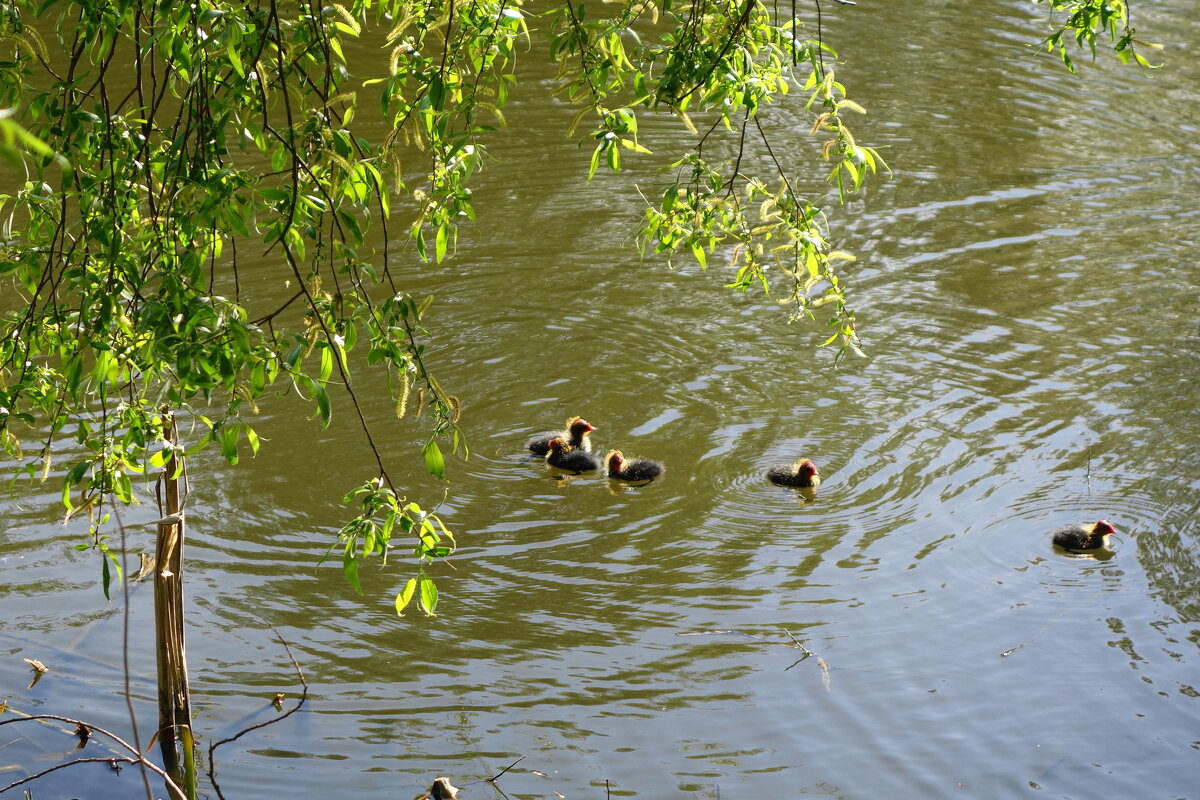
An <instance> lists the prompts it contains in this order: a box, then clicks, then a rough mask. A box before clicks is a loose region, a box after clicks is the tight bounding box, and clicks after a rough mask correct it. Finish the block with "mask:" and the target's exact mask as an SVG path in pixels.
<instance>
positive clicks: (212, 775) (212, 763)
mask: <svg viewBox="0 0 1200 800" xmlns="http://www.w3.org/2000/svg"><path fill="white" fill-rule="evenodd" d="M271 630H273V631H275V635H276V636H278V637H279V643H280V644H282V645H283V649H284V650H286V651H287V654H288V658H290V659H291V660H292V666H293V667H295V668H296V675H297V676H298V677H299V678H300V685H301V686H303V687H304V691H303V692H301V693H300V699H299V700H297V701H296V705H294V706H293V707H292V708H290V709H288V710H287V711H285V712H284V713H283V714H280V715H279V716H278V717H275V718H274V719H269V720H267V721H266V722H260V723H258V724H257V725H251V726H250V727H249V728H245V729H243V730H241V731H238V732H237V733H235V734H234V735H233V736H230V737H229V738H228V739H222V740H221V741H219V742H213V743H212V744H210V745H209V746H208V779H209V780H210V781H211V782H212V786H213V791H215V792H216V793H217V797H219V798H221V800H225V795H223V794H222V793H221V787H220V786H219V785H218V784H217V774H216V771H217V760H216V758H215V757H214V755H213V752H214V751H215V750H216V749H217V748H218V747H220V746H221V745H223V744H229V743H230V742H235V741H237V740H238V739H240V738H242V737H243V736H245V735H246V734H247V733H249V732H250V731H256V730H258V729H259V728H265V727H267V726H268V725H274V724H275V723H276V722H280V721H282V720H284V719H286V718H288V717H290V716H291V715H292V714H295V713H296V712H297V711H299V710H300V706H302V705H304V701H305V700H306V699H308V681H307V680H305V679H304V670H302V669H301V668H300V663H299V662H298V661H296V657H295V656H294V655H292V648H290V647H288V643H287V641H286V640H285V639H284V638H283V635H282V634H281V633H280V632H279V631H278V630H277V629H276V628H275V626H274V625H272V626H271Z"/></svg>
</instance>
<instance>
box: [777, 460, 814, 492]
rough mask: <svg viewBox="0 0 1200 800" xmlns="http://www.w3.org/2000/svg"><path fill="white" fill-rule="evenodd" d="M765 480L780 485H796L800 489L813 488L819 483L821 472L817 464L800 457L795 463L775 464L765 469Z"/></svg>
mask: <svg viewBox="0 0 1200 800" xmlns="http://www.w3.org/2000/svg"><path fill="white" fill-rule="evenodd" d="M767 480H769V481H770V482H771V483H775V484H778V485H780V486H797V487H799V488H801V489H815V488H817V487H818V486H820V485H821V474H820V473H819V472H817V465H816V464H814V463H813V462H812V461H810V460H809V459H807V458H802V459H800V460H799V461H797V462H796V463H795V464H776V465H775V466H773V467H771V468H770V469H768V470H767Z"/></svg>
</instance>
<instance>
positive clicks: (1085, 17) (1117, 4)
mask: <svg viewBox="0 0 1200 800" xmlns="http://www.w3.org/2000/svg"><path fill="white" fill-rule="evenodd" d="M1034 1H1035V2H1038V3H1048V4H1049V6H1050V10H1051V11H1052V12H1053V11H1062V12H1064V13H1065V14H1066V19H1064V20H1063V22H1062V24H1061V25H1056V30H1055V31H1054V33H1052V34H1050V36H1049V37H1047V38H1046V42H1045V44H1046V49H1047V50H1049V51H1051V52H1057V53H1058V56H1059V58H1061V59H1062V62H1063V64H1065V65H1066V67H1067V69H1069V70H1071V72H1074V71H1075V62H1074V61H1072V60H1071V54H1070V53H1069V52H1068V50H1067V44H1068V42H1069V41H1070V40H1071V39H1074V40H1075V43H1076V44H1077V45H1078V46H1079V47H1082V48H1085V49H1087V50H1088V51H1089V52H1090V53H1091V55H1092V58H1093V59H1094V58H1095V57H1096V38H1097V37H1107V39H1108V41H1109V43H1110V44H1111V45H1112V49H1113V52H1114V53H1116V54H1117V57H1118V58H1119V59H1121V63H1123V64H1128V63H1129V62H1130V61H1131V60H1132V61H1136V62H1137V63H1138V64H1141V65H1142V66H1143V67H1147V68H1150V67H1151V65H1150V62H1149V61H1147V60H1146V58H1145V56H1143V55H1142V54H1141V53H1139V52H1137V51H1136V49H1135V45H1137V44H1141V45H1144V46H1146V47H1150V48H1153V49H1158V47H1159V46H1158V45H1154V44H1147V43H1146V42H1139V41H1138V40H1137V39H1135V38H1134V29H1133V27H1132V26H1131V25H1130V21H1129V4H1128V3H1127V2H1125V0H1034Z"/></svg>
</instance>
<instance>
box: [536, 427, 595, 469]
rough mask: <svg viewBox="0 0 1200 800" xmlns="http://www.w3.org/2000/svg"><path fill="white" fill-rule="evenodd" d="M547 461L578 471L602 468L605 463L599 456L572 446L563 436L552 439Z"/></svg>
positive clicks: (561, 467) (553, 465)
mask: <svg viewBox="0 0 1200 800" xmlns="http://www.w3.org/2000/svg"><path fill="white" fill-rule="evenodd" d="M546 463H547V464H549V465H550V466H552V467H558V468H559V469H565V470H568V471H570V472H576V473H579V472H590V471H591V470H594V469H600V467H601V466H602V464H603V462H601V460H600V457H599V456H594V455H592V454H591V453H588V452H586V451H584V450H579V449H575V448H572V447H571V446H570V445H569V444H567V440H566V439H563V438H562V437H561V436H558V437H555V438H553V439H551V440H550V452H548V453H546Z"/></svg>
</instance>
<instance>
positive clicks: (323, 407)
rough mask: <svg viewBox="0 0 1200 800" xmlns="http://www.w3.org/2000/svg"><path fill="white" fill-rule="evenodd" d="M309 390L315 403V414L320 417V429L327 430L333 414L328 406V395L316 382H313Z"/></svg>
mask: <svg viewBox="0 0 1200 800" xmlns="http://www.w3.org/2000/svg"><path fill="white" fill-rule="evenodd" d="M309 388H310V389H311V390H312V394H313V399H314V400H316V401H317V413H318V414H320V415H321V427H323V428H328V427H329V419H330V417H331V416H332V414H333V410H332V409H331V408H330V406H329V393H328V392H326V391H325V387H324V386H322V385H321V384H319V383H317V382H316V381H313V382H312V384H311V386H310V387H309Z"/></svg>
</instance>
